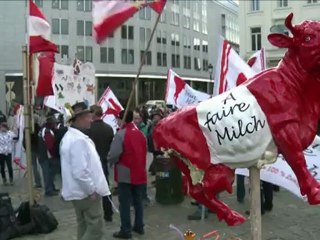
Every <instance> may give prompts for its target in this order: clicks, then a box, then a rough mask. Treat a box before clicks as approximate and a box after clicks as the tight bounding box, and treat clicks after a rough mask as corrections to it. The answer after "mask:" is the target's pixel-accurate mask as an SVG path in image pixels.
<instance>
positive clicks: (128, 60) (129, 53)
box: [121, 49, 134, 64]
mask: <svg viewBox="0 0 320 240" xmlns="http://www.w3.org/2000/svg"><path fill="white" fill-rule="evenodd" d="M121 63H122V64H134V50H133V49H122V50H121Z"/></svg>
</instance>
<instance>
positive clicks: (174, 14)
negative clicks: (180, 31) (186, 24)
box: [171, 11, 180, 26]
mask: <svg viewBox="0 0 320 240" xmlns="http://www.w3.org/2000/svg"><path fill="white" fill-rule="evenodd" d="M179 18H180V15H179V13H178V12H175V11H172V13H171V24H172V25H175V26H179V23H180V19H179Z"/></svg>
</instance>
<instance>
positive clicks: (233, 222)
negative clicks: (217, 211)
mask: <svg viewBox="0 0 320 240" xmlns="http://www.w3.org/2000/svg"><path fill="white" fill-rule="evenodd" d="M224 220H225V222H226V223H227V224H228V225H229V226H237V225H240V224H242V223H244V222H245V221H246V220H247V219H246V218H245V217H244V216H242V215H241V214H240V213H238V212H236V211H233V210H231V211H230V213H229V214H228V215H227V216H226V217H225V218H224Z"/></svg>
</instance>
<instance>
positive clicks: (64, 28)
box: [61, 19, 69, 35]
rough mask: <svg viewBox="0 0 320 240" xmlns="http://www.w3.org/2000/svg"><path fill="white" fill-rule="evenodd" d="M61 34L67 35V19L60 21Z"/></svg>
mask: <svg viewBox="0 0 320 240" xmlns="http://www.w3.org/2000/svg"><path fill="white" fill-rule="evenodd" d="M61 34H64V35H68V34H69V22H68V19H61Z"/></svg>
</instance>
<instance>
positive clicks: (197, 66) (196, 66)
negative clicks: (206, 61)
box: [194, 57, 201, 71]
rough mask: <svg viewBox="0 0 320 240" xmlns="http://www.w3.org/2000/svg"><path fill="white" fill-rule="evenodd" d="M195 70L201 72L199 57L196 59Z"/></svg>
mask: <svg viewBox="0 0 320 240" xmlns="http://www.w3.org/2000/svg"><path fill="white" fill-rule="evenodd" d="M194 70H196V71H200V70H201V65H200V58H197V57H195V58H194Z"/></svg>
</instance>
